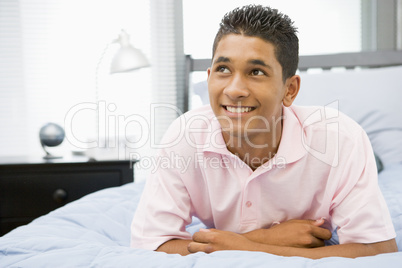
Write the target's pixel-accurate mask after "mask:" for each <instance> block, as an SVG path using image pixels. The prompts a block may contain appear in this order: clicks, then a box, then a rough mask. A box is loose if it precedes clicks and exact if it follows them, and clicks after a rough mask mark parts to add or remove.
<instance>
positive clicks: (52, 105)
mask: <svg viewBox="0 0 402 268" xmlns="http://www.w3.org/2000/svg"><path fill="white" fill-rule="evenodd" d="M149 17H150V12H149V3H148V2H147V1H130V0H114V1H95V0H86V1H80V0H2V1H0V107H1V108H0V109H1V113H2V117H1V118H0V124H1V126H2V131H1V134H0V147H1V148H2V149H1V151H0V154H1V155H2V156H10V155H38V156H41V155H43V154H44V153H43V152H42V149H41V147H40V143H39V136H38V134H39V129H40V127H41V126H43V125H44V124H45V123H47V122H55V123H58V124H60V125H61V126H64V121H65V118H66V115H67V114H68V113H69V111H71V109H72V108H73V107H76V105H79V104H85V103H94V102H95V91H96V89H97V90H98V92H99V97H100V98H99V99H100V100H106V104H111V103H113V105H114V106H113V108H114V109H113V112H112V111H110V110H107V112H108V113H109V114H108V116H115V117H116V118H117V116H118V115H121V116H128V115H131V114H134V113H136V114H141V113H149V108H148V106H149V103H150V102H151V92H152V90H151V78H150V73H151V71H150V68H148V69H141V70H139V71H136V72H132V73H125V74H116V75H110V74H109V66H110V60H111V57H112V55H113V54H114V52H115V51H116V50H117V49H118V45H116V44H110V43H111V42H112V40H113V39H115V38H117V37H118V34H119V33H120V31H121V29H125V30H126V31H127V32H128V33H129V34H130V35H131V42H132V44H134V46H135V47H137V48H139V49H141V50H142V51H143V52H144V53H145V54H146V55H147V56H148V57H149V56H150V26H149V25H150V23H149V21H150V18H149ZM108 44H110V45H109V46H108ZM98 67H99V68H98ZM147 104H148V106H146V105H147ZM73 119H74V120H72V121H71V122H68V123H70V125H66V126H64V127H65V128H69V127H70V128H73V129H74V134H75V135H76V136H77V138H78V139H79V140H81V141H85V139H91V138H94V135H95V133H94V128H95V125H96V123H95V111H94V110H91V109H83V110H82V112H80V113H77V114H76V116H75V117H74V118H73ZM118 131H123V132H126V131H128V132H129V131H131V129H129V128H128V129H126V128H124V129H121V128H120V129H119V128H114V129H113V134H114V135H121V134H127V133H121V132H120V133H118ZM63 146H66V148H64V149H65V150H68V151H71V150H76V149H77V148H74V146H73V147H71V144H69V143H68V142H64V143H63ZM63 146H61V147H63Z"/></svg>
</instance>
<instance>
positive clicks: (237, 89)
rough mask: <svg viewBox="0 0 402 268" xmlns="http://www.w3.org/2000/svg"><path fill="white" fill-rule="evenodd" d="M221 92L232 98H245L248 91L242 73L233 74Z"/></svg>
mask: <svg viewBox="0 0 402 268" xmlns="http://www.w3.org/2000/svg"><path fill="white" fill-rule="evenodd" d="M223 93H224V94H225V95H226V96H228V97H229V98H230V99H232V100H239V99H244V98H247V97H248V96H249V94H250V92H249V91H248V89H247V83H246V82H245V78H244V77H242V75H240V74H238V75H234V76H233V77H232V79H231V80H230V81H229V82H228V84H227V85H226V87H225V89H224V90H223Z"/></svg>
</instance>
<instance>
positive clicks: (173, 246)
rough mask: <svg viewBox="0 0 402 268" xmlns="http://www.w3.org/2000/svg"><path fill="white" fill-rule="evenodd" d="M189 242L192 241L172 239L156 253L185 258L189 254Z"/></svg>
mask: <svg viewBox="0 0 402 268" xmlns="http://www.w3.org/2000/svg"><path fill="white" fill-rule="evenodd" d="M191 241H192V240H181V239H172V240H169V241H167V242H165V243H163V244H162V245H160V246H159V247H158V248H157V249H156V251H160V252H166V253H170V254H180V255H182V256H185V255H188V254H190V252H189V251H188V250H187V247H188V244H189V243H190V242H191Z"/></svg>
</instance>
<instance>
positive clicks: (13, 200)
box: [0, 170, 122, 218]
mask: <svg viewBox="0 0 402 268" xmlns="http://www.w3.org/2000/svg"><path fill="white" fill-rule="evenodd" d="M121 176H122V174H121V172H119V170H101V171H94V170H92V171H90V172H89V171H88V172H86V171H74V172H68V171H63V172H55V171H53V172H40V173H35V172H18V173H13V174H2V176H1V179H0V218H36V217H38V216H41V215H44V214H46V213H48V212H50V211H52V210H54V209H56V208H58V207H60V206H63V205H64V204H66V203H68V202H71V201H74V200H76V199H78V198H80V197H82V196H84V195H86V194H89V193H91V192H94V191H97V190H100V189H103V188H107V187H113V186H119V185H121V184H122V181H121V180H122V179H121Z"/></svg>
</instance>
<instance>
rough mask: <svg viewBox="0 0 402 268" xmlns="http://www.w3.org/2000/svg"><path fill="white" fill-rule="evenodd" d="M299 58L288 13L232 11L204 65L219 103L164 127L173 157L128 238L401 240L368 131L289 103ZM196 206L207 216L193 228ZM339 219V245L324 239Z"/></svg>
mask: <svg viewBox="0 0 402 268" xmlns="http://www.w3.org/2000/svg"><path fill="white" fill-rule="evenodd" d="M297 65H298V38H297V36H296V29H295V27H294V26H293V22H292V21H291V20H290V19H289V18H288V17H287V16H286V15H283V14H281V13H279V12H278V11H277V10H275V9H271V8H269V7H263V6H255V5H249V6H245V7H242V8H237V9H235V10H233V11H231V12H229V13H228V14H226V15H225V16H224V18H223V19H222V22H221V24H220V29H219V31H218V33H217V35H216V37H215V41H214V44H213V57H212V65H211V67H210V68H208V90H209V98H210V103H211V105H210V106H208V107H203V108H200V109H197V110H194V111H190V112H188V113H186V114H185V115H183V116H181V117H180V118H179V119H177V120H176V121H175V122H174V123H173V124H172V126H171V127H170V128H169V130H168V131H167V133H166V135H165V137H164V139H163V141H162V144H163V145H164V148H162V149H160V151H159V153H158V161H157V162H156V163H169V165H166V164H165V165H162V164H161V165H160V166H159V168H158V170H157V171H156V172H155V173H154V174H152V176H151V177H150V178H149V180H148V181H147V185H146V187H145V190H144V193H143V196H142V199H141V201H140V204H139V206H138V208H137V211H136V215H135V216H134V219H133V223H132V237H131V245H132V247H138V248H145V249H150V250H157V251H164V252H168V253H180V254H182V255H185V254H189V253H194V252H198V251H203V252H207V253H210V252H213V251H217V250H250V251H263V252H268V253H271V254H277V255H282V256H304V257H309V258H321V257H327V256H344V257H358V256H367V255H375V254H380V253H386V252H394V251H397V247H396V242H395V239H394V238H395V231H394V229H393V225H392V222H391V219H390V216H389V212H388V210H387V207H386V204H385V202H384V199H383V197H382V195H381V192H380V190H379V187H378V185H377V172H376V165H375V160H374V156H373V152H372V148H371V145H370V142H369V140H368V138H367V135H366V133H365V132H364V131H363V129H362V128H361V127H360V126H359V125H358V124H356V123H355V122H354V121H352V120H351V119H349V118H348V117H346V116H345V115H343V114H340V113H338V112H337V111H335V110H331V109H325V110H324V109H323V110H319V109H318V108H313V107H298V106H295V105H292V103H293V101H294V99H295V98H296V96H297V94H298V91H299V87H300V77H299V76H298V75H295V73H296V69H297ZM323 90H325V85H323ZM317 112H318V114H320V112H325V113H326V117H325V118H329V119H328V120H325V118H324V119H322V117H319V118H318V120H317V117H316V116H314V115H317ZM320 119H321V120H320ZM170 160H171V161H170ZM173 160H176V161H173ZM192 216H195V217H198V218H199V219H200V220H201V221H202V222H203V223H204V224H205V225H206V226H207V229H201V230H200V231H199V232H196V233H195V234H194V235H193V236H191V235H190V234H189V233H188V232H187V231H186V228H185V227H186V225H188V224H190V223H191V221H192ZM335 229H336V230H337V235H338V237H339V245H331V246H324V241H326V240H329V239H330V238H331V233H332V231H333V230H335Z"/></svg>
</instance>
